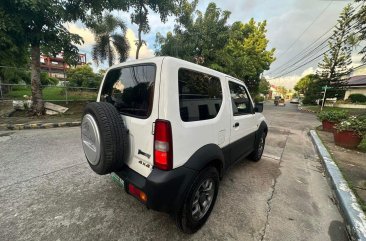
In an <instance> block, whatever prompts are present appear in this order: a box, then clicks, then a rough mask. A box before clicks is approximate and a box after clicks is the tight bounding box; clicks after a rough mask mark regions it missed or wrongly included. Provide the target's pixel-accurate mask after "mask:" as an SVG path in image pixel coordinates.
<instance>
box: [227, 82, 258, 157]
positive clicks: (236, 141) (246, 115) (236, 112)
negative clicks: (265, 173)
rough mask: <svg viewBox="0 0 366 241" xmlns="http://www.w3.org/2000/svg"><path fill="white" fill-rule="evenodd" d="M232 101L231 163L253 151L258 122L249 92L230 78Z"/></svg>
mask: <svg viewBox="0 0 366 241" xmlns="http://www.w3.org/2000/svg"><path fill="white" fill-rule="evenodd" d="M228 85H229V90H230V99H231V107H232V112H231V131H230V152H231V154H230V162H231V163H233V162H235V161H236V160H238V159H239V158H241V157H243V156H244V155H247V154H249V153H250V152H251V151H253V148H254V141H255V132H256V130H257V122H256V119H255V113H254V107H253V102H252V100H251V98H250V95H249V93H248V90H247V89H246V87H245V86H244V85H243V84H241V83H240V82H239V81H236V80H233V79H230V78H228Z"/></svg>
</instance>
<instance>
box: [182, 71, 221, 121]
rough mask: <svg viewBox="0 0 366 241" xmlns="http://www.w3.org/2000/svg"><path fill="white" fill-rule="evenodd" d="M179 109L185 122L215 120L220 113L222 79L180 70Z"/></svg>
mask: <svg viewBox="0 0 366 241" xmlns="http://www.w3.org/2000/svg"><path fill="white" fill-rule="evenodd" d="M178 86H179V109H180V117H181V119H182V120H183V121H184V122H191V121H201V120H208V119H213V118H215V117H216V116H217V113H218V112H219V111H220V108H221V104H222V89H221V82H220V79H219V78H217V77H214V76H211V75H208V74H204V73H200V72H196V71H193V70H188V69H179V71H178Z"/></svg>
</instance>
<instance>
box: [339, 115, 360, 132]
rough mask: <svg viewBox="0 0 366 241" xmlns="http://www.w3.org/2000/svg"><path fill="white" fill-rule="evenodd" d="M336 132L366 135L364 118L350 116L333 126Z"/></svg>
mask: <svg viewBox="0 0 366 241" xmlns="http://www.w3.org/2000/svg"><path fill="white" fill-rule="evenodd" d="M335 129H336V130H337V131H354V132H356V133H357V134H358V135H359V136H363V135H364V134H366V118H363V117H357V116H350V117H348V118H347V119H346V120H343V121H341V122H340V123H338V124H336V125H335Z"/></svg>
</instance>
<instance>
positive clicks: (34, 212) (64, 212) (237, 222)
mask: <svg viewBox="0 0 366 241" xmlns="http://www.w3.org/2000/svg"><path fill="white" fill-rule="evenodd" d="M264 115H265V117H266V118H267V120H268V125H269V133H268V137H267V140H266V147H265V150H264V154H263V155H264V156H263V157H262V160H261V161H260V162H258V163H253V162H250V161H247V160H243V161H240V162H239V163H237V165H235V166H234V167H233V168H231V169H229V171H228V172H226V174H225V176H224V178H223V180H222V182H221V184H220V190H219V194H218V199H217V202H216V205H215V207H214V209H213V212H212V214H211V216H210V218H209V219H208V221H207V223H206V225H205V226H203V228H202V229H201V230H200V231H198V232H197V233H195V234H193V235H186V234H182V233H181V232H180V231H179V230H178V229H177V228H176V227H175V224H174V221H173V219H171V218H170V216H169V215H168V214H164V213H159V212H155V211H152V210H148V209H147V208H145V207H144V206H143V205H142V204H141V203H140V202H138V201H137V200H136V199H135V198H133V197H132V196H130V195H127V194H126V193H125V192H124V190H122V189H121V188H120V187H119V186H118V185H117V184H116V183H114V182H113V181H112V180H111V177H110V175H106V176H98V175H97V174H95V173H94V172H93V171H92V170H91V169H90V167H89V166H88V164H87V161H86V159H85V157H84V154H83V150H82V147H81V142H80V128H79V127H72V128H55V129H44V130H42V129H40V130H23V131H16V132H10V131H7V132H0V163H1V165H0V203H1V209H0V240H281V241H283V240H319V241H326V240H332V241H336V240H340V241H341V240H348V239H347V235H346V232H345V227H344V223H343V219H342V217H341V215H340V213H339V211H338V208H337V206H336V205H335V204H334V199H333V195H332V193H331V189H330V187H329V185H328V183H327V180H326V177H325V176H324V174H323V168H322V165H321V163H320V160H319V158H318V157H317V155H316V153H315V150H314V148H313V145H312V143H311V140H310V138H309V136H308V130H309V129H310V128H313V127H315V126H317V125H319V124H320V123H319V122H318V121H317V120H316V118H315V116H314V115H312V114H309V113H302V112H299V111H298V110H297V105H293V104H290V103H288V104H286V106H285V107H281V106H277V107H275V106H274V105H273V104H272V102H271V103H266V104H265V106H264Z"/></svg>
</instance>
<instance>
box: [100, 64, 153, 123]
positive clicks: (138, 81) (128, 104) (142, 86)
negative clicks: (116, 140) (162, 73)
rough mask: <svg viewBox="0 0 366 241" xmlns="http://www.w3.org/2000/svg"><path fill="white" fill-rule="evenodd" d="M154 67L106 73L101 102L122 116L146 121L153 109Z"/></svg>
mask: <svg viewBox="0 0 366 241" xmlns="http://www.w3.org/2000/svg"><path fill="white" fill-rule="evenodd" d="M155 75H156V66H155V65H153V64H148V65H136V66H126V67H122V68H116V69H111V70H110V71H108V73H107V75H106V77H105V81H104V85H103V88H102V93H101V101H106V102H109V103H111V104H112V105H114V106H115V107H116V109H117V110H118V111H119V112H120V113H121V114H124V115H129V116H134V117H137V118H143V119H146V118H148V117H149V116H150V114H151V110H152V107H153V99H154V87H155Z"/></svg>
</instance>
